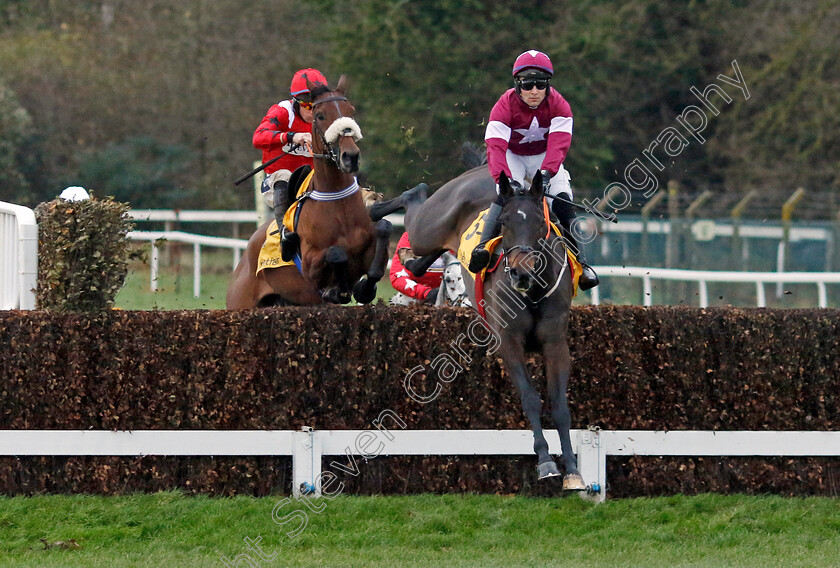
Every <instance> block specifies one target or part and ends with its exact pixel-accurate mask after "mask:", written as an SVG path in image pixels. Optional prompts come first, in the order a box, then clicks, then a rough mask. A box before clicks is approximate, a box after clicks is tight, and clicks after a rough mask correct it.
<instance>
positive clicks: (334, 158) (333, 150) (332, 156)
mask: <svg viewBox="0 0 840 568" xmlns="http://www.w3.org/2000/svg"><path fill="white" fill-rule="evenodd" d="M346 100H347V97H345V96H343V95H332V96H330V97H327V98H325V99H321V100H320V101H315V102H313V103H312V112H313V117H312V130H313V131H315V132H316V133H317V135H318V137H319V138H320V139H321V144H322V145H323V147H324V148H326V152H327V153H326V154H316V153H314V152H313V153H312V157H313V158H321V159H323V160H328V161H330V162H332V164H333V165H334V166H335V167H336V168H339V169H341V168H340V166H339V163H338V160H339V157H338V139H336V141H335V142H334V143H333V144H330V143H329V142H327V136H326V134H325V132H324V131H323V130H322V129H321V127H320V126H319V125H318V121H317V120H316V119H315V116H314V112H315V107H316V106H318V105H322V104H324V103H330V102H335V103H336V104H335V108H336V110H337V111H338V118H342V117H343V116H344V115H343V114H341V108H340V107H339V106H338V103H339V101H346ZM338 118H337V119H336V120H338ZM333 122H335V120H334V121H333Z"/></svg>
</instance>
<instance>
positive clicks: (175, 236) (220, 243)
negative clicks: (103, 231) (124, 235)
mask: <svg viewBox="0 0 840 568" xmlns="http://www.w3.org/2000/svg"><path fill="white" fill-rule="evenodd" d="M128 238H129V239H132V240H136V241H150V242H151V243H152V258H151V261H150V262H151V270H150V271H151V284H150V286H151V290H152V291H155V290H157V279H158V270H159V259H160V251H159V250H158V249H159V247H158V243H157V241H159V240H161V239H163V240H166V241H175V242H179V243H189V244H192V246H193V296H195V297H196V298H198V297H199V296H201V247H202V246H208V247H217V248H229V249H233V266H234V267H236V265H237V264H239V258H240V256H241V254H242V251H243V250H244V249H245V247H247V246H248V241H247V240H245V239H230V238H226V237H208V236H206V235H194V234H192V233H182V232H181V231H130V232H129V233H128Z"/></svg>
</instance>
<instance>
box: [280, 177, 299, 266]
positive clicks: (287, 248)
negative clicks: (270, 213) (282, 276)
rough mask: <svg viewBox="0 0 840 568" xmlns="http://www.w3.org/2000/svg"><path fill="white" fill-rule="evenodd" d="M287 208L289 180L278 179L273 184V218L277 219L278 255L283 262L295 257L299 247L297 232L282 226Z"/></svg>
mask: <svg viewBox="0 0 840 568" xmlns="http://www.w3.org/2000/svg"><path fill="white" fill-rule="evenodd" d="M288 208H289V182H288V181H286V180H280V181H278V182H276V183H275V184H274V218H275V219H276V220H277V229H278V230H279V231H280V256H282V257H283V261H284V262H289V261H290V260H292V259H293V258H294V257H295V254H296V253H297V251H298V249H299V248H300V237H299V236H298V234H297V233H294V232H291V231H288V232H286V231H285V229H284V228H283V216H284V215H285V214H286V210H287V209H288Z"/></svg>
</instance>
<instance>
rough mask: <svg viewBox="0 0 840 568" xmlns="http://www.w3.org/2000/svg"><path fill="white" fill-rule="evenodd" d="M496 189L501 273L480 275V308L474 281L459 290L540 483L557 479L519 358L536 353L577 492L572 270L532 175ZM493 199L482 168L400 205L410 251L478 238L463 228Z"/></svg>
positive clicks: (570, 484) (580, 485)
mask: <svg viewBox="0 0 840 568" xmlns="http://www.w3.org/2000/svg"><path fill="white" fill-rule="evenodd" d="M499 189H500V193H501V195H502V197H504V198H505V204H504V206H503V209H502V214H501V218H500V220H501V224H502V230H501V235H502V238H501V245H500V246H501V248H502V250H503V253H504V256H503V258H502V260H501V263H502V264H503V265H504V268H503V269H502V268H500V269H498V270H495V271H493V272H489V273H488V274H487V277H486V279H485V281H484V291H485V295H484V300H483V301H484V304H483V305H482V306H479V304H477V303H476V292H475V290H476V288H475V281H474V279H473V278H472V275H471V273H470V272H468V271H467V270H466V268H464V269H463V275H464V280H465V282H466V284H467V286H466V288H467V291H468V293H469V296H470V301H471V302H472V305H473V306H474V307H477V308H480V307H483V308H484V311H485V320H486V322H487V324H488V325H489V326H490V328H491V329H492V330H493V331H494V332H495V333H496V334H498V337H499V339H500V340H501V344H500V347H499V351H500V354H501V357H502V360H503V362H504V367H505V369H506V371H507V373H508V374H509V375H510V377H511V379H512V380H513V383H514V385H515V387H516V389H517V391H518V392H519V396H520V398H521V400H522V408H523V410H524V412H525V415H526V416H527V417H528V420H529V422H530V424H531V430H532V431H533V432H534V451H535V452H536V454H537V458H538V460H537V472H538V476H539V478H540V479H544V478H547V477H553V476H556V475H559V471H558V469H557V465H556V464H555V462H554V460H553V458H552V457H551V456H550V455H549V453H548V443H547V442H546V439H545V436H544V435H543V430H542V425H541V424H540V412H541V408H542V402H541V400H540V394H539V391H538V390H537V389H536V388H535V387H534V385H533V384H531V381H530V374H529V372H528V368H527V365H526V363H525V354H526V352H534V351H541V352H542V354H543V357H544V360H545V376H546V380H547V394H548V398H549V402H550V408H551V416H552V418H553V421H554V425H555V427H556V428H557V431H558V433H559V434H560V443H561V447H562V462H563V465H564V467H565V477H564V478H563V489H567V490H584V489H586V486H585V485H584V482H583V478H582V477H581V475H580V473H579V471H578V469H577V460H576V459H575V455H574V454H573V453H572V444H571V437H570V433H569V429H570V427H571V416H570V414H569V406H568V401H567V397H566V390H567V387H568V384H569V372H570V367H571V361H570V355H569V344H568V341H567V338H566V332H567V329H568V325H569V311H570V308H571V303H572V293H573V289H572V270H571V267H570V265H569V262H568V260H567V257H566V249H565V247H564V245H563V242H562V238H560V237H558V236H557V235H556V234H555V233H554V232H553V231H551V230H549V228H548V226H547V222H546V218H545V209H544V206H543V193H542V180H541V178H540V174H539V173H537V175H536V176H535V178H534V179H533V180H532V185H531V188H530V189H527V190H526V189H523V188H519V187H517V188H514V187H512V185H511V183H510V182H509V181H508V179H507V178H506V177H505V176H504V174H502V178H501V180H500V182H499ZM495 199H496V190H495V183H494V181H493V179H492V178H491V176H490V173H489V171H488V169H487V166H486V165H484V166H479V167H477V168H474V169H472V170H470V171H468V172H465V173H464V174H462V175H461V176H459V177H458V178H456V179H454V180H452V181H450V182H448V183H446V184H444V185H443V186H442V187H441V188H440V189H438V190H437V191H436V192H435V193H434V194H433V195H432V196H431V197H429V198H428V199H427V200H425V201H421V200H420V199H406V200H405V201H406V202H405V203H403V205H405V206H406V217H405V222H406V228H407V230H408V234H409V236H410V239H411V243H412V249H413V250H414V252H415V253H416V254H418V255H435V254H438V253H440V252H441V251H443V250H447V249H451V250H458V248H459V246H460V240H461V236H462V235H463V234H464V233H465V232H467V231H470V230H472V231H473V232H474V231H476V230H477V232H478V233H479V234H480V232H481V226H480V225H479V226H478V227H477V228H472V229H471V227H474V221H475V220H476V218H477V217H478V216H479V215H480V214H481V213H482V211H484V210H486V209H487V208H488V207H489V205H490V203H492V202H493V201H494V200H495ZM464 252H466V255H464V254H463V253H464ZM470 252H471V251H459V258H464V256H465V257H466V259H469V256H470ZM479 313H481V312H479Z"/></svg>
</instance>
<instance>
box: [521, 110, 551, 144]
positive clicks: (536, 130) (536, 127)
mask: <svg viewBox="0 0 840 568" xmlns="http://www.w3.org/2000/svg"><path fill="white" fill-rule="evenodd" d="M514 132H518V133H519V134H521V135H522V140H520V141H519V143H520V144H527V143H528V142H539V141H540V140H545V133H546V132H548V128H540V123H539V122H537V117H536V116H535V117H534V118H533V119H532V120H531V125H530V126H529V127H528V129H527V130H526V129H524V128H516V129H515V130H514Z"/></svg>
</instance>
